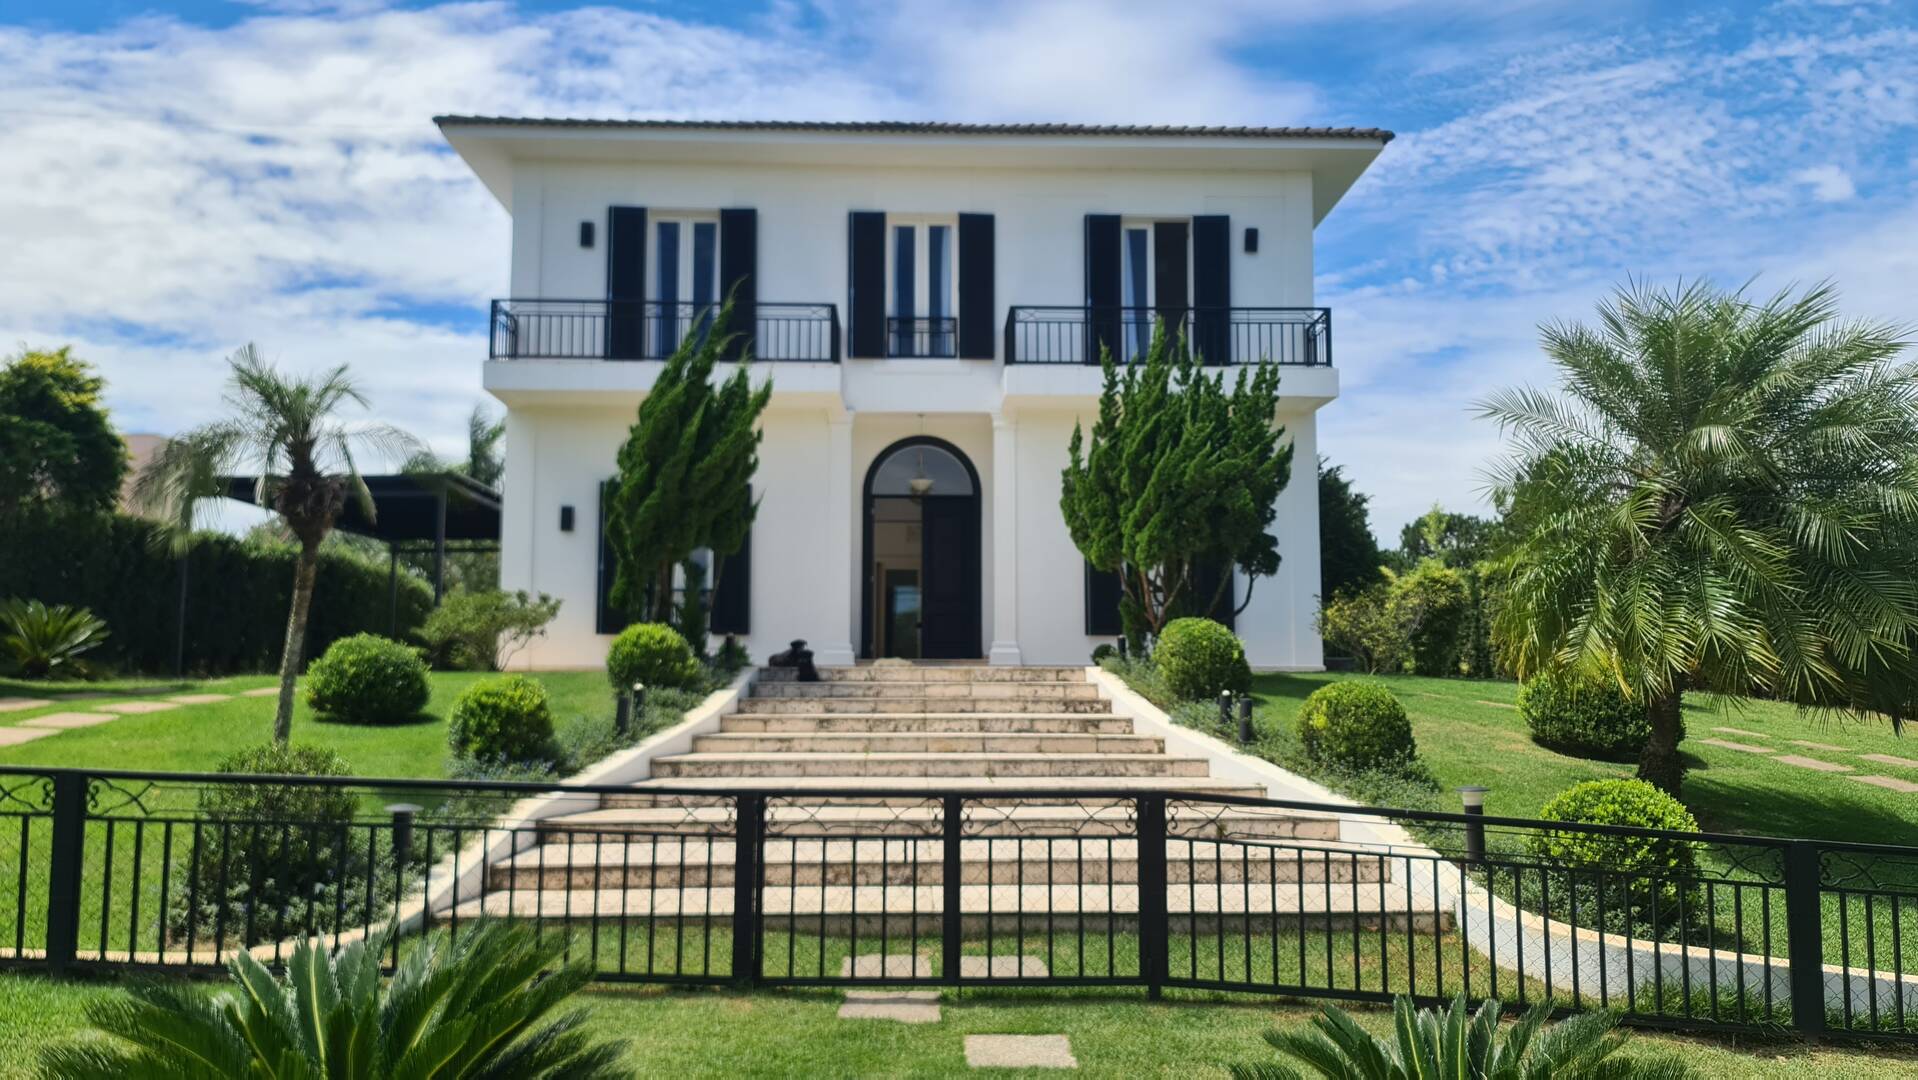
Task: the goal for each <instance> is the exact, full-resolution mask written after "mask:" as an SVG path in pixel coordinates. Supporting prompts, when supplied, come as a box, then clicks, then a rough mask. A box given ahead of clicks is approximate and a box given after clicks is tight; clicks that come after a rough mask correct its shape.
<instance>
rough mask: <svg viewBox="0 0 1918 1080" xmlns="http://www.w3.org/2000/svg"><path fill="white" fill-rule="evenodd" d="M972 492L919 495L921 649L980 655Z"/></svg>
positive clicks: (929, 655) (939, 656) (931, 653)
mask: <svg viewBox="0 0 1918 1080" xmlns="http://www.w3.org/2000/svg"><path fill="white" fill-rule="evenodd" d="M978 506H979V504H978V500H977V498H976V497H972V498H967V497H961V498H939V497H937V496H934V497H930V498H925V499H921V500H920V525H921V532H920V537H921V539H920V545H921V546H920V552H921V561H920V564H919V565H920V568H921V569H920V590H921V591H920V622H919V647H920V650H921V651H920V655H921V656H923V657H925V658H926V659H928V660H976V659H978V658H979V654H980V646H979V514H978Z"/></svg>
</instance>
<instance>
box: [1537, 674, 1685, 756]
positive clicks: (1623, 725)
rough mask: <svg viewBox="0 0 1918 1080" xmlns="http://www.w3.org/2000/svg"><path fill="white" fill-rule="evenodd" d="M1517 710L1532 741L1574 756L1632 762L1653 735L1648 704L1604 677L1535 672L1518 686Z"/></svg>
mask: <svg viewBox="0 0 1918 1080" xmlns="http://www.w3.org/2000/svg"><path fill="white" fill-rule="evenodd" d="M1518 714H1519V715H1520V716H1522V717H1524V719H1525V726H1526V727H1529V728H1531V730H1532V741H1533V742H1536V743H1538V744H1539V745H1540V746H1543V747H1546V748H1547V749H1550V750H1556V751H1558V752H1559V753H1561V754H1571V755H1573V756H1574V757H1585V758H1599V759H1602V760H1605V761H1630V760H1632V759H1634V758H1636V757H1637V756H1638V753H1639V751H1641V750H1643V749H1644V748H1645V742H1646V740H1647V739H1650V738H1651V735H1652V722H1651V720H1650V719H1649V718H1648V717H1647V716H1646V714H1645V706H1644V704H1643V703H1642V702H1640V703H1634V702H1633V701H1632V700H1631V699H1630V698H1628V697H1626V696H1625V694H1624V692H1623V691H1621V690H1620V689H1619V688H1618V686H1617V685H1616V684H1615V683H1612V682H1608V681H1603V680H1585V679H1579V678H1577V677H1575V676H1570V675H1563V674H1557V673H1551V674H1543V675H1537V676H1534V677H1533V678H1531V679H1529V680H1527V681H1526V682H1525V684H1524V685H1523V686H1521V687H1519V690H1518Z"/></svg>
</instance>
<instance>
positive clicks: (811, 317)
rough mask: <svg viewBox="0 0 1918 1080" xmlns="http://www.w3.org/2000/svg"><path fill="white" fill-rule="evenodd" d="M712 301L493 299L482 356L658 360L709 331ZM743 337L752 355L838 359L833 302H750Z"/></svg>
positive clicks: (823, 361)
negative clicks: (748, 325)
mask: <svg viewBox="0 0 1918 1080" xmlns="http://www.w3.org/2000/svg"><path fill="white" fill-rule="evenodd" d="M717 314H718V312H717V309H715V308H714V307H713V306H712V305H710V304H693V303H685V302H678V303H674V302H669V301H660V300H495V301H493V319H492V336H491V341H490V343H489V345H488V349H487V356H488V358H489V359H493V360H663V359H665V358H666V357H668V356H671V355H672V354H673V351H674V350H675V349H677V348H679V346H680V344H681V343H682V342H684V341H687V340H690V339H696V338H698V337H700V336H702V335H705V334H708V333H711V332H712V327H713V321H714V319H715V318H716V317H717ZM751 321H752V333H751V334H750V335H749V336H748V337H747V338H746V339H745V340H744V341H743V342H742V343H741V344H742V346H743V348H744V350H745V352H746V354H748V355H750V356H751V358H752V359H754V360H765V361H786V362H800V363H806V362H810V363H818V364H831V363H837V362H838V360H839V308H838V307H837V306H836V305H833V304H772V303H766V302H764V301H762V302H760V303H758V304H757V305H755V306H754V311H753V315H752V319H751Z"/></svg>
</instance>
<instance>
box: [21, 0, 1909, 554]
mask: <svg viewBox="0 0 1918 1080" xmlns="http://www.w3.org/2000/svg"><path fill="white" fill-rule="evenodd" d="M437 112H480V113H509V114H510V113H521V114H538V115H577V116H648V117H709V118H741V117H747V118H820V119H855V118H865V119H873V118H898V119H932V118H937V119H955V120H976V121H985V120H1073V121H1109V122H1144V123H1259V124H1359V125H1376V126H1381V127H1387V128H1391V129H1393V130H1395V131H1397V132H1398V133H1399V138H1398V139H1397V140H1396V141H1395V142H1393V143H1392V145H1391V146H1390V147H1388V148H1387V150H1386V152H1385V153H1384V154H1383V155H1382V156H1381V157H1380V159H1379V161H1378V163H1377V164H1376V165H1375V166H1374V168H1373V169H1372V171H1371V172H1370V173H1369V174H1368V175H1367V176H1366V177H1365V178H1364V179H1362V180H1361V181H1360V183H1359V184H1358V185H1357V186H1355V187H1354V188H1353V190H1352V191H1351V193H1350V194H1348V195H1347V197H1346V199H1345V201H1344V202H1343V203H1342V204H1341V205H1340V206H1339V208H1338V209H1337V210H1335V211H1334V212H1333V214H1332V216H1331V217H1330V218H1329V219H1327V221H1326V222H1325V223H1324V224H1323V225H1322V226H1321V227H1320V229H1319V233H1318V237H1317V268H1318V295H1319V300H1320V302H1321V303H1324V304H1328V305H1330V306H1331V307H1332V308H1333V309H1334V320H1335V323H1334V325H1335V327H1336V342H1337V360H1338V364H1339V366H1340V368H1341V369H1342V378H1343V381H1344V395H1343V397H1342V398H1341V399H1340V400H1339V401H1338V402H1336V403H1334V404H1333V405H1331V406H1330V407H1328V408H1327V409H1326V411H1325V412H1323V413H1322V414H1321V434H1320V447H1321V450H1322V452H1324V453H1325V454H1326V455H1328V456H1329V457H1330V458H1331V459H1332V460H1334V461H1336V462H1340V463H1343V464H1345V465H1347V467H1348V471H1349V472H1350V473H1351V474H1352V475H1353V476H1354V478H1355V479H1356V480H1357V482H1358V484H1359V485H1360V487H1361V489H1363V490H1366V491H1369V492H1371V493H1372V494H1373V495H1374V500H1375V501H1374V509H1375V526H1376V527H1377V529H1378V531H1379V532H1380V533H1381V534H1382V535H1384V536H1387V537H1394V536H1395V535H1396V531H1397V527H1398V525H1399V524H1400V523H1402V522H1404V521H1405V520H1407V519H1409V518H1411V517H1414V516H1416V515H1417V514H1418V513H1420V512H1421V511H1422V510H1423V509H1425V508H1426V507H1427V506H1429V505H1431V504H1432V502H1433V501H1434V500H1438V501H1442V502H1444V503H1445V504H1446V505H1448V506H1451V507H1454V508H1459V509H1471V508H1474V507H1476V506H1478V505H1480V501H1481V495H1480V485H1481V478H1480V475H1481V474H1480V470H1481V468H1482V467H1483V466H1484V464H1485V462H1486V461H1487V460H1488V459H1489V458H1490V457H1491V456H1492V455H1493V454H1494V453H1495V452H1496V451H1497V448H1498V439H1497V433H1496V432H1495V431H1493V430H1492V429H1490V427H1489V426H1488V425H1486V424H1484V423H1483V422H1481V421H1478V420H1476V419H1474V418H1473V417H1472V415H1471V411H1470V407H1471V403H1472V402H1473V401H1474V400H1475V399H1476V398H1478V397H1480V396H1482V395H1483V394H1485V393H1487V392H1488V391H1490V390H1492V389H1494V388H1496V387H1499V386H1504V385H1508V384H1511V383H1516V382H1528V381H1529V382H1539V381H1545V380H1548V379H1549V378H1550V372H1549V371H1548V370H1547V369H1546V367H1545V365H1544V363H1543V361H1542V359H1541V357H1540V355H1539V353H1538V349H1537V345H1536V337H1537V327H1538V325H1539V324H1540V323H1542V322H1546V321H1551V320H1562V319H1579V318H1584V317H1587V316H1588V314H1589V312H1590V311H1591V310H1592V305H1593V302H1594V301H1595V300H1596V299H1597V298H1599V297H1600V296H1602V295H1603V294H1604V292H1605V291H1606V290H1607V289H1608V288H1610V287H1611V286H1612V285H1613V284H1614V283H1617V282H1619V281H1621V280H1623V279H1625V278H1626V277H1628V276H1636V277H1641V278H1645V279H1649V280H1651V281H1653V282H1671V281H1675V280H1677V279H1678V278H1679V277H1681V276H1683V277H1687V278H1690V277H1698V276H1705V277H1710V278H1713V279H1716V280H1718V281H1720V282H1722V283H1725V284H1728V285H1737V284H1741V283H1744V282H1746V281H1748V280H1751V279H1753V278H1756V282H1757V283H1756V285H1755V286H1754V288H1756V289H1758V290H1760V291H1769V290H1773V289H1778V288H1784V287H1786V286H1788V285H1791V284H1793V283H1803V282H1811V281H1816V280H1821V279H1825V278H1831V279H1833V280H1834V281H1836V283H1837V284H1838V286H1839V287H1840V289H1841V291H1842V294H1843V296H1844V298H1845V303H1846V306H1847V308H1848V309H1849V310H1850V311H1851V312H1853V313H1855V314H1857V315H1859V316H1863V317H1871V318H1879V319H1888V320H1891V321H1895V322H1901V323H1903V322H1907V321H1910V320H1912V318H1913V312H1912V306H1913V305H1912V282H1913V281H1915V280H1918V170H1915V169H1914V165H1915V164H1918V138H1915V136H1918V7H1914V5H1911V4H1896V3H1870V2H1826V0H1777V2H1753V3H1732V4H1726V3H1711V4H1705V3H1692V4H1680V3H1629V2H1627V3H1614V4H1591V3H1586V2H1558V0H1482V2H1478V3H1471V4H1459V5H1451V6H1448V5H1442V4H1435V3H1426V2H1415V0H1338V2H1332V0H1299V2H1265V3H1257V2H1251V0H1182V2H1181V3H1178V4H1165V3H1156V2H1155V3H1127V2H1117V0H1115V2H1095V0H977V2H974V3H969V4H952V3H933V2H928V0H886V2H879V0H816V2H802V0H776V2H772V3H734V4H695V3H683V2H672V0H665V2H661V3H655V4H629V5H597V6H593V7H580V6H576V5H571V4H564V3H554V2H537V3H519V4H512V3H462V4H432V3H405V4H388V3H382V2H379V0H346V2H326V0H278V2H274V0H264V2H250V3H235V2H229V0H190V2H185V3H176V4H155V3H142V2H139V0H10V2H9V3H7V4H6V5H4V6H0V145H4V146H5V147H6V148H7V154H6V161H7V168H5V169H4V170H0V237H4V243H5V247H4V249H0V250H4V254H0V342H4V343H6V346H7V347H8V348H11V347H13V346H14V345H15V344H16V343H19V344H32V345H43V344H44V345H52V344H59V343H65V342H72V343H74V344H75V345H76V347H77V348H78V349H79V350H80V351H81V352H82V353H83V354H84V355H86V356H87V357H89V358H90V359H92V360H94V361H95V362H96V363H98V364H99V365H100V366H101V367H102V368H103V369H104V370H105V372H106V374H107V377H108V379H109V381H110V401H111V404H112V405H113V407H114V409H115V413H116V419H117V420H118V422H119V423H120V424H121V425H122V426H123V427H124V428H125V429H127V430H156V431H162V432H166V431H172V430H177V429H178V428H181V427H184V426H187V425H190V424H192V423H195V422H197V421H200V420H203V419H206V418H208V417H210V416H212V415H214V414H215V413H217V411H218V410H219V408H220V403H219V394H218V385H219V381H220V374H221V370H222V368H221V363H220V359H221V357H222V356H224V355H225V354H226V353H227V352H229V351H230V350H231V349H233V348H235V347H237V346H238V345H239V344H241V343H243V342H245V341H248V340H252V341H257V342H259V343H260V344H261V345H262V347H263V348H265V349H266V351H267V352H268V354H269V355H271V356H275V357H277V358H279V359H280V361H281V362H283V363H285V364H287V365H289V366H297V367H306V366H317V365H320V364H325V363H337V362H342V361H344V362H348V363H351V364H353V365H354V367H355V369H356V370H357V371H359V372H360V374H361V376H362V379H363V380H364V381H365V383H366V384H367V386H368V389H369V391H370V393H371V395H372V396H373V398H374V401H375V402H376V405H377V406H378V411H379V414H380V415H381V416H382V418H384V419H388V420H391V421H394V422H396V423H399V424H401V425H403V426H406V427H408V428H409V429H411V430H414V431H416V432H418V433H420V434H421V435H422V436H424V437H426V438H428V439H430V440H431V441H433V442H434V443H435V445H436V446H438V447H439V448H440V449H442V450H444V451H448V452H452V451H456V450H457V449H458V448H459V441H460V438H461V437H462V433H463V431H464V416H465V414H466V412H467V411H468V410H469V409H470V408H471V407H472V405H473V404H474V403H475V402H477V401H480V400H481V398H482V395H481V393H480V390H479V363H480V360H481V358H482V357H483V356H484V353H485V344H484V338H483V336H482V335H483V331H484V315H483V312H484V307H485V304H486V301H487V300H488V298H490V297H492V296H496V295H499V294H500V293H501V291H502V289H503V288H504V284H505V276H506V268H507V259H506V255H507V221H506V216H505V213H504V212H503V211H502V210H501V209H500V208H499V207H498V205H497V204H495V203H494V202H493V201H492V200H491V198H490V197H489V196H487V195H486V194H485V192H484V191H482V190H481V189H480V188H479V186H478V184H477V183H476V182H475V181H474V180H472V178H471V177H470V175H469V174H468V173H467V171H466V170H465V168H464V166H463V165H461V163H460V162H459V161H458V160H457V158H454V157H453V156H452V155H451V154H450V153H449V152H448V151H447V150H446V149H445V147H444V144H443V143H442V142H441V140H440V139H439V137H438V134H437V132H436V131H435V130H434V129H433V127H432V125H431V124H430V123H429V120H428V118H429V117H430V116H432V115H433V114H434V113H437Z"/></svg>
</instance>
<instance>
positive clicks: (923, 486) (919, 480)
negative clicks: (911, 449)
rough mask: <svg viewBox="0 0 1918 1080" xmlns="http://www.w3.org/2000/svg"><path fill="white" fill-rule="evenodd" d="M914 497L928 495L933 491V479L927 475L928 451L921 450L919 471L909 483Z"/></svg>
mask: <svg viewBox="0 0 1918 1080" xmlns="http://www.w3.org/2000/svg"><path fill="white" fill-rule="evenodd" d="M909 483H910V486H911V487H912V493H913V494H914V495H926V494H929V493H931V491H932V477H930V476H927V475H926V450H925V447H923V446H922V447H920V448H919V469H918V471H917V472H916V473H914V474H913V478H912V480H911V481H910V482H909Z"/></svg>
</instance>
